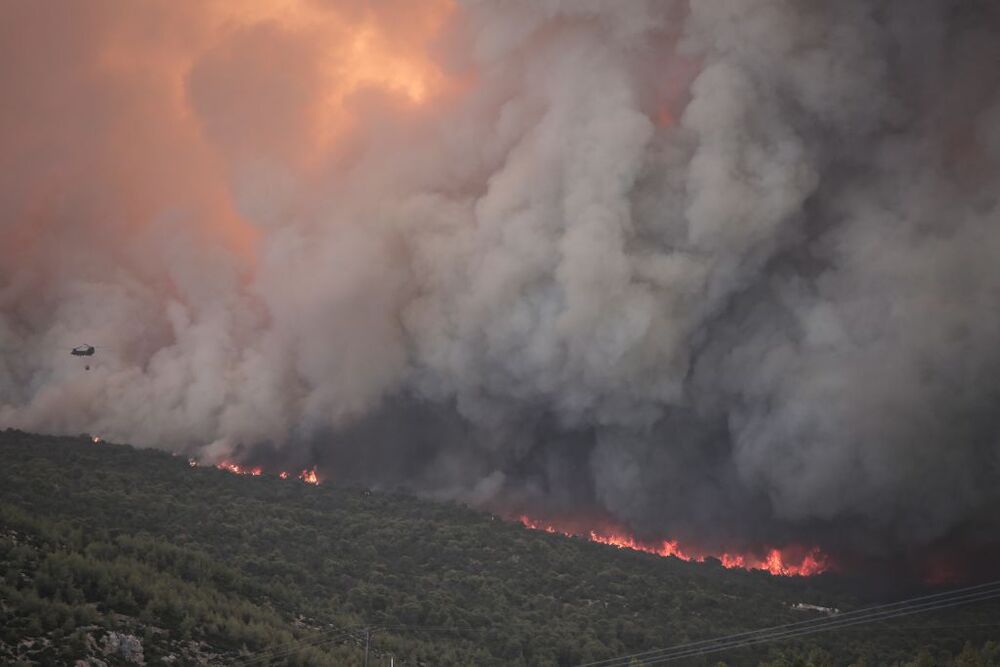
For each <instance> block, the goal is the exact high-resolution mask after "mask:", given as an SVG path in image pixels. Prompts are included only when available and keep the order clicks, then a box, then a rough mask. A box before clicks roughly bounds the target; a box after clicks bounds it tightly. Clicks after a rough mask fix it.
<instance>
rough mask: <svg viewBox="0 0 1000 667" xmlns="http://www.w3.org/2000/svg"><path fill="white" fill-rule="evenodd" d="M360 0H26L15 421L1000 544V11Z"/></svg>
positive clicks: (14, 48) (984, 7) (442, 488)
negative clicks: (89, 350) (999, 534)
mask: <svg viewBox="0 0 1000 667" xmlns="http://www.w3.org/2000/svg"><path fill="white" fill-rule="evenodd" d="M356 4H357V3H352V2H346V1H344V2H341V1H335V0H331V1H324V0H301V1H300V2H297V3H296V2H278V1H274V2H247V3H229V2H203V3H202V2H200V3H175V2H167V1H164V2H146V3H124V2H98V1H95V2H89V3H85V4H84V3H81V4H64V3H60V4H51V3H10V4H8V5H6V6H5V7H4V8H3V9H2V10H0V16H2V18H0V85H2V87H3V98H4V102H3V103H2V104H0V147H2V150H0V174H2V176H0V232H2V234H3V236H2V239H3V240H2V242H0V426H12V427H18V428H24V429H30V430H38V431H44V432H63V433H79V432H90V433H96V434H100V435H101V436H102V437H104V438H107V439H110V440H119V441H128V442H133V443H136V444H139V445H143V446H152V447H160V448H165V449H170V450H173V451H177V452H184V453H186V454H188V455H194V456H198V457H201V458H203V459H205V460H217V459H220V458H222V457H229V458H235V459H249V458H255V459H257V460H273V461H283V462H291V463H294V464H299V463H303V464H306V463H309V464H313V463H318V464H319V466H320V471H321V472H322V473H324V474H325V475H326V476H328V477H330V478H333V479H345V480H355V481H362V482H363V483H366V484H371V485H376V486H381V487H385V488H394V487H396V486H399V485H404V486H406V487H408V488H410V489H413V490H415V491H418V492H421V493H426V494H431V495H436V496H441V497H449V498H458V499H462V500H465V501H468V502H476V503H480V504H483V505H484V506H487V507H494V508H504V507H530V508H533V509H534V510H536V511H538V512H543V513H544V512H550V513H555V514H561V515H579V514H586V513H599V514H602V515H606V516H610V517H612V518H613V519H614V520H616V521H620V522H622V523H625V524H628V525H629V526H631V527H633V528H634V529H635V530H637V531H640V532H647V533H651V534H652V533H660V534H669V535H670V536H671V537H672V538H675V539H681V540H688V541H690V542H692V543H695V544H699V545H704V546H705V547H706V548H711V547H726V548H729V547H734V546H735V547H739V546H745V545H753V544H762V543H771V544H773V543H785V542H806V543H819V544H821V545H823V546H824V548H827V549H831V550H833V551H836V552H839V553H846V554H857V555H861V556H865V557H868V556H886V557H891V556H893V555H895V554H900V553H904V552H913V551H919V550H921V549H933V548H936V546H935V545H941V544H962V545H967V546H968V550H969V551H975V548H978V545H982V544H984V543H986V542H988V541H990V540H995V536H996V531H997V529H998V528H1000V526H998V525H997V522H998V517H1000V513H998V509H1000V484H998V482H1000V410H998V406H1000V261H998V260H1000V207H998V206H1000V204H998V197H1000V66H998V65H1000V5H998V4H997V3H995V2H992V1H987V0H981V1H978V2H977V1H974V0H971V1H966V2H961V1H959V0H954V1H946V0H844V1H842V2H825V1H819V0H816V1H802V2H793V1H790V0H739V1H738V2H735V1H726V0H697V2H690V3H686V2H639V1H635V2H587V1H579V0H575V1H567V2H557V1H543V2H539V1H535V0H531V1H527V0H525V1H523V2H503V3H486V2H471V3H466V4H460V5H458V6H451V5H450V4H448V3H437V2H402V1H395V0H386V1H385V2H372V3H369V4H367V5H366V6H365V7H364V8H363V9H359V8H358V7H357V6H356ZM81 343H90V344H93V345H95V346H96V347H97V354H96V355H95V357H94V358H93V360H91V361H90V363H91V369H90V370H89V371H86V370H84V368H83V362H81V360H80V359H76V358H73V357H71V356H70V355H69V354H68V351H69V349H70V348H72V347H73V346H74V345H79V344H81Z"/></svg>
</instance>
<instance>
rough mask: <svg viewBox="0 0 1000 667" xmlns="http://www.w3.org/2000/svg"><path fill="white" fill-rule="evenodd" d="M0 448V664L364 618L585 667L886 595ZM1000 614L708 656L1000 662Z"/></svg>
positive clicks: (272, 654) (344, 631)
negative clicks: (812, 607)
mask: <svg viewBox="0 0 1000 667" xmlns="http://www.w3.org/2000/svg"><path fill="white" fill-rule="evenodd" d="M0 460H2V461H3V466H2V468H0V574H2V578H0V627H2V631H0V633H2V634H0V661H13V660H15V658H17V657H20V658H21V659H25V658H30V659H33V660H37V661H40V662H42V663H48V664H51V663H53V662H60V661H72V660H73V659H77V658H80V657H82V656H84V655H85V654H87V652H88V651H89V650H93V646H94V645H95V644H100V643H101V641H103V642H104V644H106V643H107V637H108V636H109V633H112V632H114V633H121V634H123V635H125V634H128V635H133V636H135V637H136V638H138V639H139V640H140V641H141V642H142V646H143V648H144V651H145V660H146V662H147V663H149V664H160V663H159V661H160V660H162V659H163V658H165V657H168V656H171V655H172V656H175V658H178V656H179V658H178V659H180V660H181V662H184V661H189V662H190V663H198V662H202V663H204V664H230V663H237V662H239V661H240V660H245V659H249V658H251V657H252V656H260V657H261V658H262V662H260V664H268V663H270V664H289V665H345V664H347V665H350V664H360V663H361V661H362V660H363V655H364V648H363V647H364V643H365V629H370V632H369V637H368V639H369V650H370V659H372V660H374V659H375V657H373V656H376V657H378V659H384V660H388V659H389V656H392V657H393V660H394V661H395V664H397V665H470V664H476V665H576V664H580V663H584V662H588V661H592V660H599V659H604V658H609V657H612V656H616V655H621V654H628V653H634V652H638V651H643V650H647V649H651V648H659V647H668V646H673V645H676V644H680V643H684V642H686V641H690V640H698V639H705V638H711V637H715V636H719V635H726V634H730V633H735V632H740V631H744V630H751V629H755V628H760V627H766V626H770V625H776V624H779V623H786V622H793V621H798V620H802V618H803V613H805V612H803V611H800V610H795V609H792V608H791V605H792V604H795V603H799V602H805V603H809V604H817V605H821V606H830V607H837V608H840V609H843V610H848V609H853V608H857V607H860V606H864V605H867V604H871V603H873V602H877V601H878V597H877V595H873V594H872V592H871V589H867V594H866V592H865V589H864V588H858V587H856V586H855V587H854V588H853V589H852V582H851V581H849V580H845V579H843V578H841V577H838V576H836V575H822V576H819V577H811V578H801V577H773V576H771V575H768V574H766V573H763V572H746V571H738V570H726V569H724V568H722V567H720V566H718V564H712V563H707V564H697V563H686V562H682V561H680V560H677V559H675V558H661V557H658V556H653V555H650V554H643V553H639V552H634V551H630V550H627V549H616V548H614V547H610V546H606V545H601V544H594V543H590V542H587V541H585V540H581V539H576V538H568V537H565V536H561V535H552V534H548V533H544V532H537V531H530V530H528V529H526V528H524V527H523V526H521V525H519V524H516V523H511V522H506V521H502V520H500V519H498V518H497V517H495V516H492V515H490V514H485V513H482V512H478V511H474V510H471V509H468V508H466V507H463V506H460V505H456V504H453V503H437V502H429V501H425V500H420V499H417V498H413V497H408V496H403V495H392V494H383V493H376V492H370V491H367V490H365V489H360V488H343V487H338V486H334V485H329V484H327V485H321V486H318V487H317V486H313V485H309V484H305V483H302V482H301V481H298V480H295V479H288V480H282V479H279V478H278V477H271V476H266V475H264V476H260V477H242V476H236V475H232V474H230V473H227V472H224V471H221V470H217V469H214V468H202V467H196V468H192V467H191V465H190V464H189V462H188V461H187V460H186V459H183V458H180V457H175V456H171V455H169V454H166V453H163V452H159V451H152V450H136V449H133V448H131V447H128V446H122V445H114V444H107V443H101V444H94V443H93V442H92V441H91V440H90V439H89V438H87V437H79V438H54V437H42V436H34V435H29V434H25V433H21V432H18V431H10V430H8V431H6V432H3V433H0ZM848 590H855V591H856V592H855V593H851V594H849V593H846V592H845V591H848ZM998 618H1000V605H997V604H995V603H989V602H986V603H980V604H978V605H970V606H968V607H962V608H957V609H954V610H949V611H946V612H937V613H936V614H933V615H928V616H926V617H923V616H918V617H912V618H909V619H901V620H897V621H892V622H886V623H879V624H876V625H872V626H867V625H863V626H859V627H854V628H851V629H848V630H842V631H839V632H836V633H831V634H827V635H815V636H812V637H806V638H803V639H799V640H794V641H790V642H784V643H777V644H772V645H767V646H762V647H758V648H755V649H753V650H750V649H743V650H741V651H734V652H730V653H726V654H723V655H720V656H716V657H710V658H705V659H704V663H705V664H715V661H716V660H718V659H723V660H726V661H730V664H748V663H754V662H758V661H764V662H770V663H771V664H775V665H793V664H815V665H828V664H831V665H832V664H845V665H846V664H859V665H860V664H867V665H873V664H887V663H888V664H892V663H899V664H903V663H907V661H913V660H918V662H917V664H930V663H926V662H924V663H920V662H919V660H926V659H932V662H940V661H943V660H945V659H946V656H947V655H950V654H961V652H962V651H963V650H965V653H964V654H963V655H966V656H967V657H968V656H972V655H973V654H975V655H976V656H979V657H977V659H980V658H982V659H983V660H987V659H992V660H994V661H995V660H996V659H997V658H996V656H997V649H996V647H995V645H988V644H986V642H987V641H988V640H989V639H991V638H996V637H998V627H997V623H998V621H997V619H998ZM102 638H103V639H102ZM28 641H31V642H32V644H31V646H30V647H27V643H26V642H28ZM967 642H971V644H970V645H969V647H966V646H965V645H966V643H967ZM972 647H975V648H972ZM921 652H923V653H921ZM987 655H992V656H993V657H992V658H985V657H983V656H987ZM920 656H923V657H920ZM961 664H987V663H982V662H972V663H961Z"/></svg>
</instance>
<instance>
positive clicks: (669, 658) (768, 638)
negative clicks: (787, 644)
mask: <svg viewBox="0 0 1000 667" xmlns="http://www.w3.org/2000/svg"><path fill="white" fill-rule="evenodd" d="M994 598H1000V591H997V592H994V593H992V594H990V595H980V596H978V597H976V598H975V599H968V600H957V601H952V602H942V603H937V604H930V605H925V606H923V607H922V608H904V609H902V610H899V611H897V612H895V613H887V614H884V615H882V616H879V617H876V618H859V619H855V620H854V621H852V622H849V623H842V624H831V625H824V626H816V627H813V628H806V629H802V630H798V631H793V632H785V633H775V634H774V635H762V636H760V637H756V638H751V639H746V640H740V641H736V642H731V643H729V644H725V645H719V646H715V647H707V648H703V649H696V650H693V651H688V652H686V653H680V654H673V655H666V656H662V657H657V658H656V659H654V660H652V661H645V662H644V665H659V664H663V663H667V662H673V661H675V660H680V659H683V658H690V657H695V656H698V655H708V654H710V653H719V652H722V651H728V650H731V649H736V648H744V647H747V646H753V645H755V644H764V643H768V642H772V641H781V640H787V639H793V638H796V637H801V636H803V635H809V634H815V633H817V632H826V631H828V630H838V629H842V628H846V627H850V626H854V625H861V624H865V623H872V622H877V621H884V620H889V619H893V618H899V617H901V616H909V615H911V614H920V613H924V612H928V611H936V610H938V609H947V608H949V607H956V606H959V605H963V604H970V603H972V602H980V601H983V600H989V599H994Z"/></svg>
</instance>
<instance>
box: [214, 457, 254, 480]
mask: <svg viewBox="0 0 1000 667" xmlns="http://www.w3.org/2000/svg"><path fill="white" fill-rule="evenodd" d="M215 467H216V468H218V469H219V470H225V471H227V472H231V473H233V474H234V475H249V476H251V477H260V476H261V475H263V474H264V471H263V470H262V469H261V468H260V467H256V468H246V467H244V466H241V465H240V464H238V463H232V462H231V461H223V462H221V463H219V464H217V465H216V466H215Z"/></svg>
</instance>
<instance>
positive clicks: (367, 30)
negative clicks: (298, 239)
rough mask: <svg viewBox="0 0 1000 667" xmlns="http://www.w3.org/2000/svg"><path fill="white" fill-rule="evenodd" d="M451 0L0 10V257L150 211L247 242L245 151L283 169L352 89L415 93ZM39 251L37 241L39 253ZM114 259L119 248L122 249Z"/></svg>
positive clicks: (295, 166) (303, 166) (312, 145)
mask: <svg viewBox="0 0 1000 667" xmlns="http://www.w3.org/2000/svg"><path fill="white" fill-rule="evenodd" d="M451 10H452V5H451V2H449V1H442V0H430V1H428V2H420V3H402V2H386V3H377V4H374V5H372V4H367V3H366V4H364V5H361V6H359V5H357V3H351V2H340V1H336V0H329V1H325V0H248V1H246V2H228V1H222V0H215V1H210V2H203V3H175V2H166V1H159V2H156V1H153V2H148V3H142V4H141V5H139V4H133V5H122V4H121V3H112V2H100V1H97V2H94V3H87V4H86V5H76V6H58V7H57V6H54V5H44V4H42V3H26V4H24V5H21V6H19V7H15V8H8V11H9V12H12V13H13V14H15V15H16V16H12V17H10V18H11V19H12V20H10V21H8V22H7V23H6V27H4V26H0V60H2V61H4V62H5V63H7V64H6V65H5V66H0V76H2V79H3V80H4V81H5V87H6V91H5V96H6V97H7V99H8V100H16V101H17V104H15V105H7V108H5V109H3V110H0V143H2V145H3V146H4V155H3V156H2V157H0V168H2V169H3V170H4V171H5V172H6V173H8V174H9V177H8V178H6V179H5V183H3V184H0V199H15V200H16V202H17V204H18V205H17V208H18V209H19V210H20V214H21V215H20V216H19V219H18V220H17V221H16V223H12V224H8V229H7V230H6V238H7V243H5V244H4V248H3V250H0V259H5V258H12V257H14V256H20V257H22V258H23V257H25V256H27V255H31V254H32V253H39V254H41V253H44V252H45V250H44V248H43V246H45V245H46V244H45V242H44V240H45V238H47V237H48V236H49V235H52V234H58V233H63V234H66V233H69V232H67V229H70V228H73V227H76V229H77V230H79V226H80V220H81V219H82V218H87V219H90V220H99V221H100V222H99V225H100V227H101V229H100V230H95V229H89V230H88V231H89V232H90V233H94V232H96V231H99V232H100V233H102V234H108V235H112V236H114V237H116V238H118V239H121V240H122V241H123V243H122V245H124V242H127V240H128V239H129V238H131V237H133V236H134V235H136V234H141V233H143V231H144V230H147V229H148V228H149V227H150V225H154V224H156V221H157V219H158V218H160V217H162V216H163V215H164V211H165V210H166V211H179V212H180V213H179V214H180V215H183V216H186V217H187V218H189V219H190V222H189V223H188V226H189V228H190V229H191V231H192V233H193V234H196V235H198V236H199V237H201V238H203V239H205V240H208V241H213V240H214V241H215V242H217V243H222V244H223V245H224V246H226V247H228V248H230V249H231V250H237V251H238V252H239V254H241V255H243V256H244V258H247V257H249V256H250V255H251V254H252V247H253V242H254V239H255V238H256V236H257V232H256V231H254V230H253V229H252V228H251V227H250V226H249V225H248V224H247V223H246V221H245V220H243V219H242V218H241V215H240V213H239V211H238V207H237V205H236V203H235V202H234V199H233V194H232V184H233V179H234V177H235V176H238V175H239V174H240V170H241V169H244V168H246V167H247V166H248V165H250V166H252V165H254V164H256V163H258V162H262V161H263V162H267V163H274V164H280V165H281V166H282V168H285V169H289V170H291V171H292V172H293V173H294V174H295V175H296V176H297V177H303V176H307V175H308V172H309V171H310V170H312V169H316V168H318V167H319V166H321V165H322V162H323V160H324V158H325V156H327V155H328V154H329V153H330V152H331V151H332V150H333V149H334V148H335V145H336V143H337V142H338V141H339V140H340V139H341V138H342V137H343V135H344V132H345V130H347V129H349V128H350V127H351V125H352V122H353V119H354V118H353V117H354V115H355V113H356V111H355V110H353V109H352V104H353V101H352V100H353V98H354V96H356V95H358V94H361V93H363V92H364V91H375V92H377V93H378V94H380V95H383V96H386V97H387V98H389V99H393V100H396V101H397V102H398V104H400V105H403V106H406V105H410V106H413V107H416V106H419V105H421V104H424V103H426V102H427V101H428V100H429V99H431V98H432V97H433V96H434V95H435V94H436V93H438V92H439V91H441V90H443V88H444V87H445V85H446V79H445V77H444V75H443V74H442V72H441V70H440V68H439V67H438V66H437V64H436V63H435V61H434V59H433V57H432V55H433V43H434V40H435V38H436V36H437V35H438V33H439V32H440V31H441V30H442V27H443V26H444V24H445V21H446V20H447V18H448V16H449V15H450V13H451ZM39 259H40V258H39ZM119 259H120V258H119Z"/></svg>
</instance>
